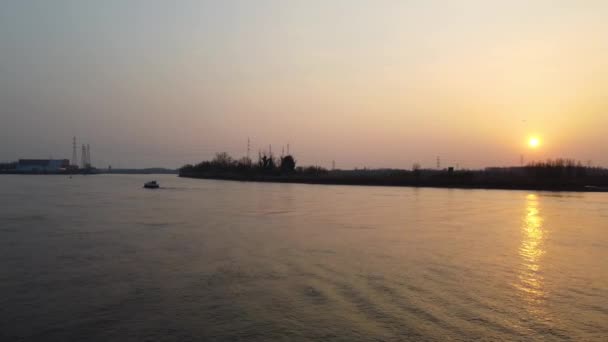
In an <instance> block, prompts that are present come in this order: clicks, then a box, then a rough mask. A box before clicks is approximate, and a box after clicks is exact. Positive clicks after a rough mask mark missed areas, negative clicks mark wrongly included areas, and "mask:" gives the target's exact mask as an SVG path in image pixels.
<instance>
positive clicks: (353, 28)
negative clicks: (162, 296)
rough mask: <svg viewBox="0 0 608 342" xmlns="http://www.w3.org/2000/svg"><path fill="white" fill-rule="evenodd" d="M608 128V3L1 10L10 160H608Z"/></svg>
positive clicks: (2, 97) (24, 4) (376, 0)
mask: <svg viewBox="0 0 608 342" xmlns="http://www.w3.org/2000/svg"><path fill="white" fill-rule="evenodd" d="M607 130H608V1H603V0H597V1H593V0H584V1H582V0H577V1H575V0H572V1H559V0H553V1H543V0H534V1H531V0H525V1H488V0H479V1H465V0H463V1H456V0H454V1H447V0H446V1H429V0H425V1H422V0H421V1H407V0H392V1H389V0H373V1H372V0H369V1H362V0H334V1H328V0H323V1H321V0H319V1H312V0H302V1H296V0H293V1H292V0H290V1H285V0H276V1H270V0H269V1H262V0H258V1H249V0H243V1H223V0H222V1H220V0H217V1H201V0H191V1H187V0H180V1H169V0H166V1H152V0H146V1H143V0H142V1H135V0H133V1H124V0H120V1H118V0H116V1H108V0H104V1H81V0H73V1H59V0H57V1H45V0H40V1H29V0H28V1H25V0H7V1H2V3H1V5H0V161H8V160H15V159H17V158H47V157H49V156H53V157H55V158H60V157H61V158H70V157H71V139H72V136H74V135H75V136H77V137H78V138H79V142H84V143H89V144H90V145H91V154H92V161H93V164H95V165H96V166H98V167H107V166H108V165H109V164H111V165H112V166H113V167H149V166H164V167H179V166H181V165H183V164H185V163H191V162H197V161H200V160H203V159H208V158H210V157H212V155H213V153H214V152H216V151H226V152H228V153H230V154H232V155H233V156H236V157H240V156H243V155H245V153H246V147H247V138H248V137H249V138H251V143H252V151H253V152H254V153H253V154H257V151H258V149H267V148H268V145H269V144H272V147H273V151H275V152H280V150H281V146H283V145H286V144H287V143H289V144H290V146H291V150H292V152H293V153H294V154H295V156H296V159H297V160H298V162H299V163H300V164H319V165H322V166H330V165H331V162H332V160H335V161H336V166H337V167H340V168H353V167H364V166H367V167H395V168H410V167H411V166H412V164H413V163H415V162H418V163H420V164H421V165H422V166H423V167H434V166H435V159H436V157H437V156H440V157H441V159H442V163H443V165H444V166H448V165H456V164H458V165H459V166H461V167H469V168H477V167H482V166H503V165H519V162H520V155H521V154H524V156H525V159H526V160H527V161H530V160H533V159H545V158H555V157H570V158H575V159H580V160H582V161H584V162H585V163H586V162H587V160H592V161H593V163H594V164H595V165H604V166H608V132H607ZM531 137H537V139H539V142H540V143H539V144H538V146H536V147H535V148H531V147H530V146H529V140H530V138H531Z"/></svg>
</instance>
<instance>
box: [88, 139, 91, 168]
mask: <svg viewBox="0 0 608 342" xmlns="http://www.w3.org/2000/svg"><path fill="white" fill-rule="evenodd" d="M87 167H91V145H89V144H87Z"/></svg>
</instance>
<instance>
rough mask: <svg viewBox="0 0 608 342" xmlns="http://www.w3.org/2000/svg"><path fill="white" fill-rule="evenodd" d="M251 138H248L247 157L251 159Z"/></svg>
mask: <svg viewBox="0 0 608 342" xmlns="http://www.w3.org/2000/svg"><path fill="white" fill-rule="evenodd" d="M250 156H251V140H249V138H247V159H251V158H250Z"/></svg>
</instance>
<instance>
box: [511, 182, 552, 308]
mask: <svg viewBox="0 0 608 342" xmlns="http://www.w3.org/2000/svg"><path fill="white" fill-rule="evenodd" d="M545 239H546V231H545V229H544V222H543V217H542V216H541V211H540V205H539V199H538V196H536V195H533V194H530V195H528V196H526V210H525V216H524V218H523V225H522V241H521V245H520V247H519V256H520V259H521V264H520V265H521V266H520V271H519V283H518V284H516V287H517V288H518V289H519V290H520V291H521V294H522V295H523V297H524V299H525V300H526V301H527V302H529V303H531V304H538V303H539V302H540V301H541V300H542V299H543V298H544V296H545V291H544V288H543V276H542V258H543V255H544V254H545V249H544V242H545ZM538 310H539V308H535V309H533V311H538Z"/></svg>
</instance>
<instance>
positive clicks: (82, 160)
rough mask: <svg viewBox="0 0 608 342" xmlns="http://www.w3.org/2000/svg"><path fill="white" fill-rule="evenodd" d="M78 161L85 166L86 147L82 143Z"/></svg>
mask: <svg viewBox="0 0 608 342" xmlns="http://www.w3.org/2000/svg"><path fill="white" fill-rule="evenodd" d="M80 163H81V164H82V168H83V169H85V168H86V167H87V147H86V146H84V144H82V155H81V156H80Z"/></svg>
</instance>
